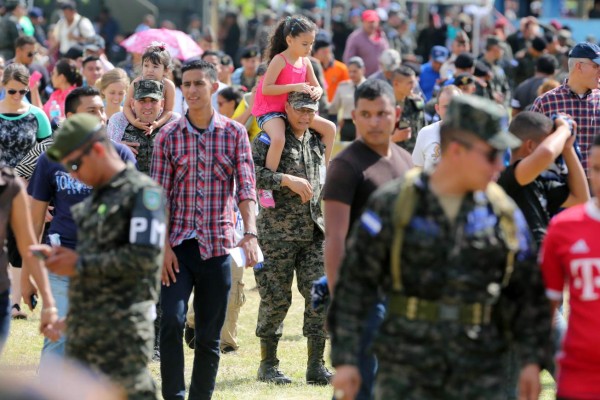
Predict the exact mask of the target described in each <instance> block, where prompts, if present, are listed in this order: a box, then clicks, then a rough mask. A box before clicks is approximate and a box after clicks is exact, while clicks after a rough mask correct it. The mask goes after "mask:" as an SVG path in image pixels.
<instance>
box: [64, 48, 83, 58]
mask: <svg viewBox="0 0 600 400" xmlns="http://www.w3.org/2000/svg"><path fill="white" fill-rule="evenodd" d="M79 57H83V47H81V46H80V45H78V44H76V45H75V46H72V47H70V48H69V50H67V52H66V53H65V58H68V59H69V60H77V59H78V58H79Z"/></svg>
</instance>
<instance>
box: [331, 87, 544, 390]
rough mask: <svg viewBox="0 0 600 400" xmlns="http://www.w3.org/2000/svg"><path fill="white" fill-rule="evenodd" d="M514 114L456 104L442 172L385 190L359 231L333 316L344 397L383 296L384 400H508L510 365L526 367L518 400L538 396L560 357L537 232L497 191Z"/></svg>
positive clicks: (485, 104)
mask: <svg viewBox="0 0 600 400" xmlns="http://www.w3.org/2000/svg"><path fill="white" fill-rule="evenodd" d="M504 118H505V113H504V112H503V111H502V110H500V107H498V106H497V105H496V104H494V103H493V102H491V101H489V100H485V99H482V98H479V97H476V96H470V95H464V96H458V97H455V98H454V99H453V100H452V102H451V103H450V106H449V108H448V111H447V115H446V117H445V119H444V122H443V123H442V128H441V147H442V157H441V160H440V163H439V164H438V166H437V168H436V170H435V171H434V172H432V173H431V175H429V174H428V173H426V172H419V171H411V172H409V173H407V174H406V175H405V177H404V178H402V179H401V180H399V181H394V182H392V183H390V184H388V185H386V186H384V187H383V188H381V189H379V190H378V191H377V192H376V193H374V195H373V196H372V197H371V199H370V200H369V202H368V203H367V206H366V207H365V212H364V213H363V215H362V216H361V218H360V221H359V222H358V223H357V224H355V226H354V229H353V233H352V235H351V238H350V243H349V246H348V250H347V253H346V258H345V259H344V261H343V264H342V269H341V274H340V278H339V280H338V284H337V286H336V289H335V296H334V298H333V302H332V305H331V308H330V314H329V321H328V322H329V324H328V325H329V328H330V332H331V335H332V352H331V358H332V363H333V365H334V366H336V367H337V372H336V376H335V378H334V379H333V384H334V387H335V388H336V391H335V395H336V398H338V399H344V400H345V399H353V398H354V394H355V393H356V390H357V389H358V382H359V380H360V378H359V373H358V369H357V368H356V362H357V360H356V357H357V356H356V349H357V348H358V345H359V339H360V337H361V330H362V327H363V325H364V323H365V322H364V320H365V316H366V315H367V312H368V310H370V309H371V307H372V305H373V304H374V302H375V301H376V299H377V296H378V292H379V290H383V291H384V292H385V293H386V295H387V296H388V312H387V315H386V317H385V319H384V321H383V323H382V325H381V328H380V331H379V336H378V338H377V339H376V343H375V352H376V354H377V357H378V359H379V375H378V377H377V383H376V389H375V393H376V399H382V400H383V399H385V400H390V399H403V400H413V399H419V400H427V399H436V400H437V399H453V400H454V399H457V400H458V399H461V400H462V399H469V400H474V399H481V400H484V399H485V400H494V399H498V400H500V399H503V398H504V390H503V389H504V386H503V383H504V382H503V375H504V374H503V364H502V362H500V360H501V356H502V355H503V354H504V353H505V352H506V350H507V347H508V344H509V343H510V342H511V341H512V342H513V343H514V344H515V345H516V348H517V349H518V354H519V356H520V360H521V367H522V368H523V369H522V372H521V377H520V390H521V391H522V393H521V395H522V396H523V397H519V398H522V399H527V400H533V399H537V398H538V395H539V392H540V381H539V372H540V367H541V366H545V365H547V363H548V361H549V359H550V357H551V348H550V347H551V344H550V330H551V318H550V309H549V307H548V301H547V300H546V299H545V298H544V287H543V283H542V280H541V275H540V271H539V269H538V267H537V265H536V252H535V248H534V245H533V244H532V240H531V238H530V237H529V232H528V228H527V224H526V222H525V220H524V218H523V215H522V214H521V212H520V211H519V209H518V208H517V207H516V206H515V205H514V202H512V200H511V199H510V198H509V197H508V196H507V195H506V194H505V193H504V192H503V191H502V190H501V189H500V188H499V186H497V185H496V184H494V183H491V181H492V179H493V178H494V176H495V175H496V174H497V173H498V172H499V171H500V170H501V169H502V155H503V150H505V149H507V148H514V147H516V146H517V145H518V144H519V142H520V141H519V140H518V139H517V138H515V137H514V136H512V135H511V134H510V133H508V132H505V131H503V128H502V127H501V121H502V120H503V119H504Z"/></svg>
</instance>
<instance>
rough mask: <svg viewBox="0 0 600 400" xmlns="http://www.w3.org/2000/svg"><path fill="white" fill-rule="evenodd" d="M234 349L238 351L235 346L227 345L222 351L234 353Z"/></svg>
mask: <svg viewBox="0 0 600 400" xmlns="http://www.w3.org/2000/svg"><path fill="white" fill-rule="evenodd" d="M234 351H236V350H235V349H234V348H233V346H225V347H223V348H222V349H221V353H223V354H228V353H233V352H234Z"/></svg>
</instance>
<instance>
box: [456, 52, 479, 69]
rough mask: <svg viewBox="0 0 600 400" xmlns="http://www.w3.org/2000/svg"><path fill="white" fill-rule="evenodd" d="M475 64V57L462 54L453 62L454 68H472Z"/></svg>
mask: <svg viewBox="0 0 600 400" xmlns="http://www.w3.org/2000/svg"><path fill="white" fill-rule="evenodd" d="M474 64H475V57H473V55H472V54H470V53H462V54H459V55H458V56H457V57H456V60H454V65H455V66H456V68H460V69H467V68H471V67H473V65H474Z"/></svg>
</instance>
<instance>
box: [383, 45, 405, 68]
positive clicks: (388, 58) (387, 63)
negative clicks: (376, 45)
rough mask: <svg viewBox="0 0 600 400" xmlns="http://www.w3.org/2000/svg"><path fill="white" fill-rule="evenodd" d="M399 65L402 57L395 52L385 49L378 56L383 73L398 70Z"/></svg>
mask: <svg viewBox="0 0 600 400" xmlns="http://www.w3.org/2000/svg"><path fill="white" fill-rule="evenodd" d="M400 63H402V57H400V53H398V51H397V50H394V49H387V50H384V51H383V53H381V55H380V56H379V64H380V65H381V69H382V70H384V71H392V70H394V69H396V68H398V67H399V66H400Z"/></svg>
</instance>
